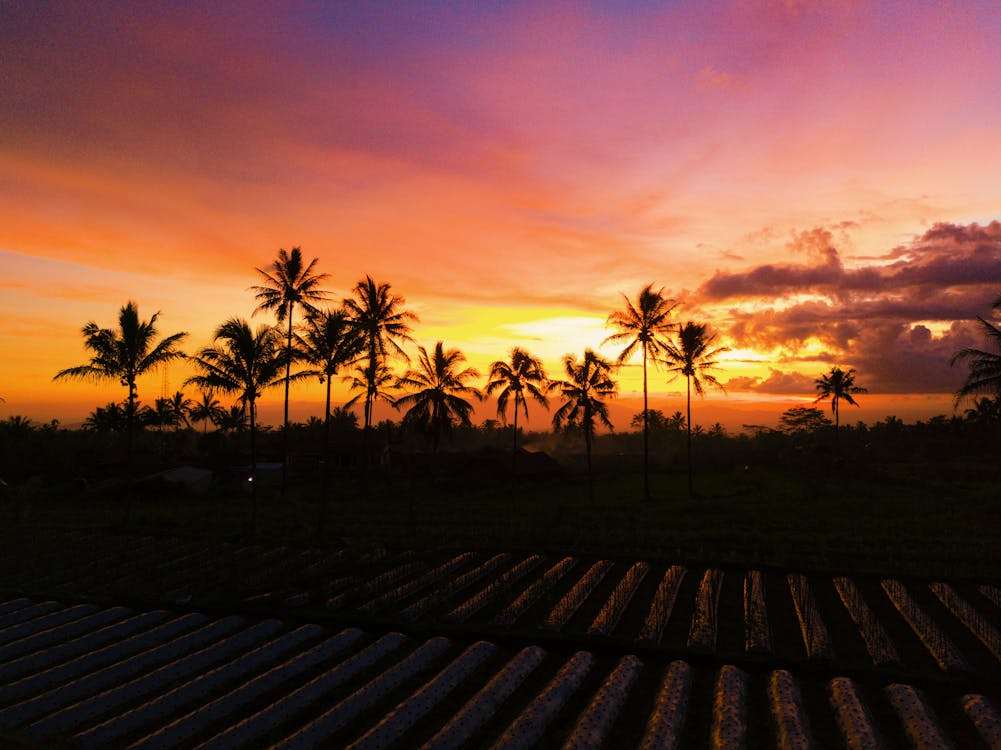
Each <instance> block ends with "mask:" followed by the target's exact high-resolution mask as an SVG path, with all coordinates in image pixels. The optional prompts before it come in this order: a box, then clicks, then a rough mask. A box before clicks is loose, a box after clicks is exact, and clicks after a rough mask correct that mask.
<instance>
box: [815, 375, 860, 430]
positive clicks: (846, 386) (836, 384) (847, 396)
mask: <svg viewBox="0 0 1001 750" xmlns="http://www.w3.org/2000/svg"><path fill="white" fill-rule="evenodd" d="M814 384H815V385H816V386H817V398H815V399H814V400H813V403H815V404H816V403H817V402H819V401H823V400H824V399H827V398H829V399H831V411H832V412H834V429H835V434H837V430H838V427H839V415H840V411H841V409H840V402H841V400H842V399H844V400H845V401H847V402H848V403H849V404H851V405H852V406H858V404H857V403H856V402H855V399H854V398H852V396H854V395H856V394H859V393H867V392H868V391H866V389H865V388H863V387H861V386H858V385H855V368H854V367H853V368H851V369H849V370H842V369H841V368H840V367H832V368H831V371H830V372H829V373H826V374H824V375H821V376H820V377H819V378H817V379H816V380H815V381H814Z"/></svg>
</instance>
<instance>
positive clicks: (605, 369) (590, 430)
mask: <svg viewBox="0 0 1001 750" xmlns="http://www.w3.org/2000/svg"><path fill="white" fill-rule="evenodd" d="M612 367H613V366H612V363H611V362H609V361H608V360H607V359H605V358H604V357H601V356H600V355H598V354H596V353H595V352H594V351H593V350H591V349H585V350H584V357H583V359H581V360H579V361H578V359H577V357H576V356H575V355H573V354H567V355H565V356H564V357H563V369H564V371H565V372H566V375H567V379H566V380H557V381H553V382H552V383H550V384H549V390H550V391H559V393H560V395H561V396H562V397H563V399H564V402H563V405H562V406H560V408H559V409H557V410H556V413H555V414H554V415H553V427H555V428H556V429H560V428H566V427H579V428H580V429H581V431H582V432H583V433H584V449H585V451H586V453H587V493H588V497H589V498H590V499H592V500H593V499H594V471H593V466H592V463H591V445H592V443H593V442H594V428H595V420H599V421H600V422H601V423H602V424H603V425H605V426H606V427H608V428H609V429H612V423H611V421H610V420H609V418H608V404H606V403H605V401H603V400H602V399H608V398H612V397H614V396H615V394H616V391H617V390H618V388H617V386H616V383H615V381H614V380H613V378H612Z"/></svg>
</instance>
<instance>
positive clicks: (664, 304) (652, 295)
mask: <svg viewBox="0 0 1001 750" xmlns="http://www.w3.org/2000/svg"><path fill="white" fill-rule="evenodd" d="M622 298H623V299H624V300H625V302H626V309H625V310H624V311H616V312H613V313H612V314H611V315H609V316H608V325H611V326H614V327H615V328H617V329H618V333H613V334H612V335H611V336H609V337H608V338H606V339H605V341H608V342H615V343H622V342H625V343H626V345H625V347H624V348H623V349H622V351H621V352H619V356H618V359H617V360H616V361H617V362H618V364H619V365H622V364H623V363H624V362H625V361H626V360H628V359H629V358H630V357H631V356H632V355H633V354H634V353H635V352H636V350H637V349H639V350H640V353H641V355H642V359H643V412H642V415H643V497H644V498H646V499H647V500H649V499H650V424H649V420H648V419H647V417H648V415H649V413H650V403H649V401H648V391H647V361H648V360H651V359H652V360H653V361H654V362H656V361H657V359H658V358H659V357H663V356H665V355H666V354H667V353H668V341H667V339H666V336H667V335H668V334H669V333H670V332H671V331H673V330H674V329H675V328H676V327H677V326H675V324H674V323H671V322H669V321H668V318H669V317H670V315H671V311H672V310H673V309H674V307H675V304H674V303H673V302H672V301H671V300H669V299H667V298H666V297H665V296H664V290H663V289H660V290H659V291H656V292H655V291H654V290H653V284H647V285H646V286H645V287H643V288H642V289H641V290H640V292H639V294H638V295H637V296H636V304H635V305H634V304H633V303H632V302H630V301H629V298H628V297H626V296H625V295H622Z"/></svg>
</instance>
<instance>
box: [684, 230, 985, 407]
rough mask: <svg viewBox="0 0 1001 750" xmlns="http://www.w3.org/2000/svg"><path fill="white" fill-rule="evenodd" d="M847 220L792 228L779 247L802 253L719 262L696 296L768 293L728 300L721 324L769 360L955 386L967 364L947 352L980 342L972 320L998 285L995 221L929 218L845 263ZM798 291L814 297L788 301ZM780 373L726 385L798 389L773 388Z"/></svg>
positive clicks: (896, 381)
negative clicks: (863, 258)
mask: <svg viewBox="0 0 1001 750" xmlns="http://www.w3.org/2000/svg"><path fill="white" fill-rule="evenodd" d="M849 228H850V225H846V226H843V225H835V226H834V227H831V228H826V227H817V228H814V229H811V230H808V231H806V232H800V233H797V234H795V235H793V237H792V240H791V241H790V242H789V243H788V244H787V248H788V249H789V250H790V251H791V252H794V253H797V254H804V255H806V256H807V258H808V259H809V262H806V263H787V264H768V265H762V266H757V267H754V268H751V269H748V270H746V271H741V272H737V273H723V272H721V271H717V272H716V273H715V274H714V275H713V276H712V277H711V278H710V279H709V280H708V281H706V282H705V283H704V284H703V285H702V287H701V288H700V289H699V290H698V292H697V293H696V295H695V297H696V298H698V299H700V300H701V301H703V302H706V303H711V302H713V301H720V300H726V299H737V298H743V299H745V300H746V299H756V300H769V301H773V305H774V306H772V307H767V308H765V309H761V310H755V311H754V312H749V311H747V310H746V308H744V307H734V308H733V309H731V310H730V311H729V319H728V325H727V327H726V332H727V333H728V334H729V336H730V337H731V339H732V340H733V341H734V342H736V345H737V346H740V347H742V348H744V347H746V348H754V349H758V350H770V351H776V350H777V351H779V352H781V354H780V355H779V356H778V358H777V361H780V362H788V363H793V362H802V361H804V360H806V361H813V362H827V363H831V364H838V365H845V366H851V367H855V368H856V369H857V370H858V371H859V382H860V383H862V384H863V385H865V386H866V387H868V388H869V389H870V390H872V391H874V392H881V393H907V392H952V391H955V390H956V389H957V388H958V387H959V386H960V385H961V384H962V382H963V379H964V377H965V374H966V373H965V371H963V370H962V368H953V367H950V366H949V360H950V358H951V357H952V355H953V354H954V353H955V352H956V351H957V350H959V349H961V348H963V347H966V346H976V345H978V344H979V343H980V336H979V333H978V332H977V329H976V326H975V324H974V322H973V321H974V320H975V317H976V316H977V315H983V314H985V313H986V312H987V311H989V310H990V307H991V304H992V302H993V301H994V300H995V299H996V298H997V295H998V292H999V291H1001V222H997V221H993V222H991V223H990V224H987V225H986V226H981V225H979V224H970V225H967V226H961V225H956V224H946V223H940V224H935V225H934V226H933V227H931V228H930V229H929V230H928V231H927V232H925V233H924V234H923V235H921V236H919V237H916V238H915V239H914V240H913V241H912V242H910V243H907V244H905V245H901V246H899V247H896V248H893V249H892V250H890V251H889V252H887V253H885V254H883V255H880V256H871V257H870V258H868V260H869V262H868V263H867V264H865V265H860V266H856V267H852V268H846V267H845V266H844V264H843V262H842V259H841V255H840V253H839V251H838V249H837V245H838V244H840V243H841V240H839V239H838V237H837V234H838V233H839V232H844V231H847V229H849ZM856 260H859V258H858V257H856ZM804 294H809V295H811V296H812V297H813V299H810V300H808V301H801V302H796V301H795V300H796V299H797V298H798V297H799V295H804ZM943 324H947V327H943ZM818 345H819V346H820V347H822V351H821V352H820V353H818V352H817V346H818ZM818 374H819V373H818ZM781 375H782V373H781V372H779V371H778V370H773V371H772V374H771V375H770V376H769V377H768V378H766V379H764V380H756V379H753V378H752V379H746V378H736V379H734V380H732V381H731V385H732V386H733V387H735V388H741V389H746V390H753V391H760V392H772V393H774V392H788V393H794V392H796V391H795V390H775V389H783V388H789V387H792V386H793V385H795V384H790V383H785V382H783V381H782V379H781V377H780V376H781ZM807 380H808V378H807ZM863 381H864V382H863ZM799 385H800V386H803V387H805V383H800V384H799ZM806 390H807V391H809V390H810V389H806Z"/></svg>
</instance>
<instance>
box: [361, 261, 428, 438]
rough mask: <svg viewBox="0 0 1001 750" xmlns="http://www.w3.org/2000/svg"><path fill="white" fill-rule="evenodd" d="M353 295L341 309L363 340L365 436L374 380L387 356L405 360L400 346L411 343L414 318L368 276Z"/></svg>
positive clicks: (386, 286) (397, 298)
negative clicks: (365, 361) (364, 361)
mask: <svg viewBox="0 0 1001 750" xmlns="http://www.w3.org/2000/svg"><path fill="white" fill-rule="evenodd" d="M352 294H353V295H354V296H353V297H349V298H347V299H345V300H344V309H345V311H346V312H347V314H348V317H349V318H350V319H351V323H352V325H353V326H354V327H355V329H356V330H357V331H358V333H359V335H360V336H361V338H362V342H363V343H362V346H363V350H364V353H365V358H366V359H367V363H366V366H365V368H364V372H363V375H364V377H365V378H366V379H367V381H368V382H367V385H366V388H365V416H364V424H365V431H366V433H367V432H368V430H369V428H370V427H371V426H372V400H373V398H374V397H375V394H376V393H377V392H378V387H377V385H376V383H375V379H376V378H378V377H379V376H380V375H382V374H384V373H385V369H384V367H383V366H384V365H385V363H386V359H387V358H388V357H389V356H390V355H397V356H400V357H402V358H403V359H408V357H407V355H406V354H405V353H404V351H403V347H402V344H403V343H406V342H412V341H413V339H412V338H411V336H410V331H411V328H410V324H411V323H414V322H416V321H417V316H416V315H415V314H414V313H412V312H410V311H409V310H405V309H403V305H404V304H405V303H406V300H405V299H404V298H403V297H401V296H399V295H396V294H393V293H392V292H391V291H390V285H389V284H388V283H376V282H375V281H374V280H373V279H372V277H371V276H366V277H365V278H364V279H362V280H361V281H359V282H358V283H357V284H356V285H355V288H354V289H353V290H352Z"/></svg>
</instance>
